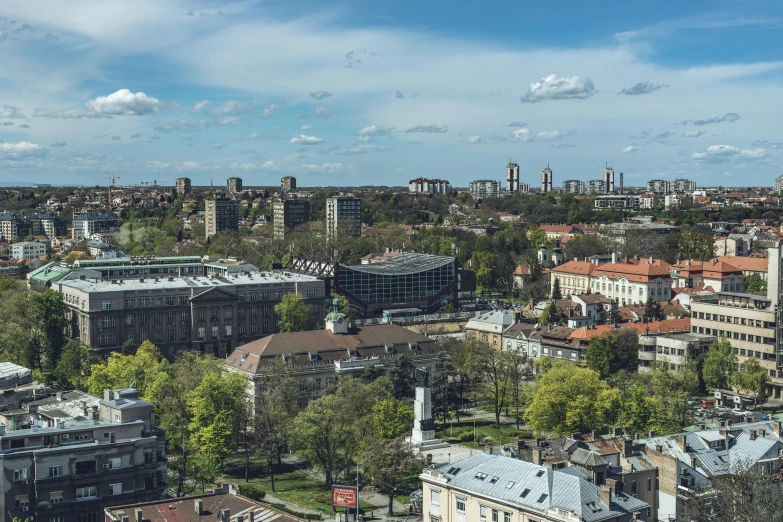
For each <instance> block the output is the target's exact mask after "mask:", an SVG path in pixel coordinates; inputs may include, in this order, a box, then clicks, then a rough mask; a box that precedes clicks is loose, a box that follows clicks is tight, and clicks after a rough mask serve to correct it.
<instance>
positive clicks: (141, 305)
mask: <svg viewBox="0 0 783 522" xmlns="http://www.w3.org/2000/svg"><path fill="white" fill-rule="evenodd" d="M148 306H149V299H147V298H146V297H140V298H139V308H147V307H148Z"/></svg>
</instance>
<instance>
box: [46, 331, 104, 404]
mask: <svg viewBox="0 0 783 522" xmlns="http://www.w3.org/2000/svg"><path fill="white" fill-rule="evenodd" d="M100 360H101V358H100V356H99V355H98V354H97V353H95V350H94V349H93V348H92V346H90V345H88V344H84V343H83V342H81V341H80V340H79V339H71V340H70V341H68V342H67V343H66V345H65V347H63V350H62V355H61V356H60V359H59V360H58V361H57V365H56V366H55V369H54V372H53V375H54V377H55V379H56V380H57V387H58V388H60V389H68V390H82V391H86V390H87V386H88V380H89V378H90V373H91V371H92V366H93V365H95V364H99V363H100Z"/></svg>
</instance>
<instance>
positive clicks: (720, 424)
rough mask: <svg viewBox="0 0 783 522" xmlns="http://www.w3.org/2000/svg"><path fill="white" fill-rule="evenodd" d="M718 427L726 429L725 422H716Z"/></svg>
mask: <svg viewBox="0 0 783 522" xmlns="http://www.w3.org/2000/svg"><path fill="white" fill-rule="evenodd" d="M718 426H720V427H721V428H725V427H726V421H725V420H723V419H721V420H720V422H718Z"/></svg>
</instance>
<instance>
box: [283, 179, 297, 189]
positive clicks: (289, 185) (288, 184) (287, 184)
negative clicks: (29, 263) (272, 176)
mask: <svg viewBox="0 0 783 522" xmlns="http://www.w3.org/2000/svg"><path fill="white" fill-rule="evenodd" d="M280 188H281V189H283V190H286V191H289V190H296V178H295V177H293V176H283V177H282V178H281V179H280Z"/></svg>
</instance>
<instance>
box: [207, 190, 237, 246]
mask: <svg viewBox="0 0 783 522" xmlns="http://www.w3.org/2000/svg"><path fill="white" fill-rule="evenodd" d="M231 179H239V178H231ZM204 204H205V208H206V211H205V212H204V233H205V235H206V237H205V239H209V238H210V237H212V236H214V235H216V234H219V233H220V232H223V231H224V230H228V231H233V232H236V231H237V230H239V202H238V201H237V200H236V199H228V198H226V197H224V196H215V197H213V198H210V199H207V200H206V201H205V202H204Z"/></svg>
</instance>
